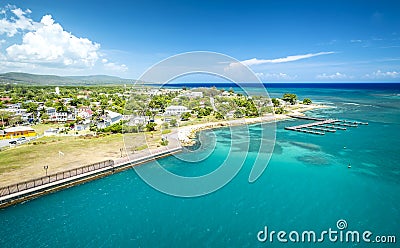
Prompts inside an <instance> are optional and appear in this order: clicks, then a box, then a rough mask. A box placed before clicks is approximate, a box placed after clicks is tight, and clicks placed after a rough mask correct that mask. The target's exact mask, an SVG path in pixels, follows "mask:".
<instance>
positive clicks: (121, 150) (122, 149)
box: [119, 147, 124, 158]
mask: <svg viewBox="0 0 400 248" xmlns="http://www.w3.org/2000/svg"><path fill="white" fill-rule="evenodd" d="M119 151H120V152H121V158H122V152H123V151H124V148H122V147H121V148H120V149H119Z"/></svg>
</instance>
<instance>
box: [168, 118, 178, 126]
mask: <svg viewBox="0 0 400 248" xmlns="http://www.w3.org/2000/svg"><path fill="white" fill-rule="evenodd" d="M169 124H170V125H171V127H176V124H177V121H176V119H171V121H170V122H169Z"/></svg>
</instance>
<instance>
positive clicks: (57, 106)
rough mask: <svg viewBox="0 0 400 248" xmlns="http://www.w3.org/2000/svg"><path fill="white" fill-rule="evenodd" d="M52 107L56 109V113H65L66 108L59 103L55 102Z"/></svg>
mask: <svg viewBox="0 0 400 248" xmlns="http://www.w3.org/2000/svg"><path fill="white" fill-rule="evenodd" d="M54 107H55V108H56V111H57V112H67V111H68V108H67V106H65V105H64V103H62V102H61V101H59V102H57V103H56V104H55V105H54Z"/></svg>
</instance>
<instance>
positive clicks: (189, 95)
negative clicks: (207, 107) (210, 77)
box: [180, 91, 203, 98]
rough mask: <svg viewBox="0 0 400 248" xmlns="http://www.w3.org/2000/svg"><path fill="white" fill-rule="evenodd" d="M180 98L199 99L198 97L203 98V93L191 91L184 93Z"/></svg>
mask: <svg viewBox="0 0 400 248" xmlns="http://www.w3.org/2000/svg"><path fill="white" fill-rule="evenodd" d="M180 96H186V97H189V98H197V97H203V92H201V91H189V92H185V93H182V94H181V95H180Z"/></svg>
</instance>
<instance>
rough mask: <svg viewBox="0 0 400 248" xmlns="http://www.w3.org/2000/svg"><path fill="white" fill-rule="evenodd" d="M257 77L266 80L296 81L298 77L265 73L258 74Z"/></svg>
mask: <svg viewBox="0 0 400 248" xmlns="http://www.w3.org/2000/svg"><path fill="white" fill-rule="evenodd" d="M256 75H257V77H259V78H260V79H264V80H294V79H296V78H297V75H294V76H292V75H288V74H286V73H282V72H280V73H263V72H256Z"/></svg>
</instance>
